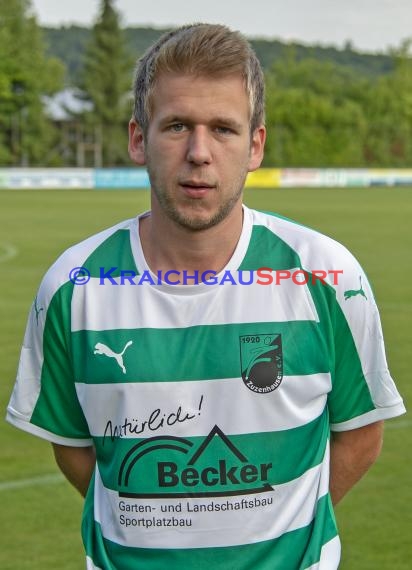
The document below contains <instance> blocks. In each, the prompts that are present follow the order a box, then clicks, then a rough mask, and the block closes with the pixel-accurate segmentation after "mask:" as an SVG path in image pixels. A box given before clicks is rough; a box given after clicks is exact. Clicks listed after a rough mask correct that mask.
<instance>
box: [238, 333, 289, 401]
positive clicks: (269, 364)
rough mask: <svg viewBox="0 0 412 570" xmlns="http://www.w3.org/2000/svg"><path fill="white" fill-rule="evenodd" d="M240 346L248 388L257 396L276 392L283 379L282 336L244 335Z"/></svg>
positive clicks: (244, 378) (242, 365)
mask: <svg viewBox="0 0 412 570" xmlns="http://www.w3.org/2000/svg"><path fill="white" fill-rule="evenodd" d="M239 344H240V364H241V371H242V378H243V382H244V383H245V385H246V386H247V388H249V390H252V392H256V393H257V394H267V393H268V392H273V390H276V388H278V387H279V385H280V383H281V382H282V378H283V353H282V338H281V335H280V334H278V333H275V334H254V335H242V336H240V337H239Z"/></svg>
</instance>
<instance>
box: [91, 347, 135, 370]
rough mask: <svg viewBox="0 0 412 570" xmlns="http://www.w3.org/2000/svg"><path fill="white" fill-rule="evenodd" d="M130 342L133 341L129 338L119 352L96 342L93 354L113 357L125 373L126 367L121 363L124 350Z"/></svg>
mask: <svg viewBox="0 0 412 570" xmlns="http://www.w3.org/2000/svg"><path fill="white" fill-rule="evenodd" d="M132 344H133V341H132V340H129V342H127V343H126V344H125V347H124V349H123V350H122V352H120V353H119V354H118V353H117V352H114V351H113V350H112V349H111V348H109V347H108V346H106V345H105V344H103V343H102V342H98V343H97V344H96V345H95V347H94V352H93V354H104V356H108V357H109V358H114V359H115V360H116V362H117V364H118V365H119V366H120V368H121V369H122V371H123V374H126V368H125V366H124V364H123V354H124V353H125V352H126V350H127V349H128V348H129V346H131V345H132Z"/></svg>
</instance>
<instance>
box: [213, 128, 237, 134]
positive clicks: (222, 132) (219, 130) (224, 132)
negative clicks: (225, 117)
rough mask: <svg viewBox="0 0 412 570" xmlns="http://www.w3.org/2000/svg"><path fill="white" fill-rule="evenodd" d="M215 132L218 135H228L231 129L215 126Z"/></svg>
mask: <svg viewBox="0 0 412 570" xmlns="http://www.w3.org/2000/svg"><path fill="white" fill-rule="evenodd" d="M216 132H218V133H219V134H220V135H230V134H231V133H232V132H233V131H232V129H231V128H229V127H216Z"/></svg>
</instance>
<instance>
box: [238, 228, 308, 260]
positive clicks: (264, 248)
mask: <svg viewBox="0 0 412 570" xmlns="http://www.w3.org/2000/svg"><path fill="white" fill-rule="evenodd" d="M260 267H270V268H271V269H277V270H280V269H293V268H296V267H300V259H299V256H298V254H297V253H296V251H294V250H293V249H292V248H291V247H290V246H289V245H287V244H286V243H285V242H284V241H283V240H282V239H281V238H280V237H279V236H277V235H275V234H274V233H273V232H272V231H270V230H269V229H268V228H266V227H264V226H253V230H252V236H251V239H250V244H249V248H248V250H247V252H246V255H245V257H244V259H243V261H242V263H241V265H240V267H239V270H241V271H246V270H256V269H259V268H260Z"/></svg>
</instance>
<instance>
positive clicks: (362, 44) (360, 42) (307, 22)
mask: <svg viewBox="0 0 412 570" xmlns="http://www.w3.org/2000/svg"><path fill="white" fill-rule="evenodd" d="M115 5H116V8H117V10H118V11H119V13H120V14H121V17H122V25H123V26H144V25H151V26H154V27H168V26H169V27H173V26H178V25H181V24H187V23H190V22H199V21H204V22H213V23H222V24H226V25H228V26H230V27H231V28H234V29H238V30H240V31H241V32H243V33H244V34H245V35H246V36H248V37H263V38H272V39H279V40H283V41H297V42H300V43H304V44H314V43H317V44H321V45H333V46H337V47H343V46H344V44H345V42H347V41H350V42H351V43H352V44H353V46H354V47H355V48H356V49H358V50H360V51H369V52H382V51H387V49H388V48H389V47H395V48H396V47H399V46H400V45H401V42H402V40H404V39H406V38H408V37H412V27H411V22H412V0H226V1H224V0H152V1H149V2H148V1H147V0H146V1H145V2H142V1H139V0H116V3H115ZM32 6H33V10H34V13H35V14H36V16H37V19H38V22H39V23H40V24H41V25H45V26H60V25H63V24H66V25H68V24H71V23H75V24H80V25H85V26H90V25H92V23H93V21H94V20H95V19H96V17H97V15H98V11H99V6H100V1H99V0H32Z"/></svg>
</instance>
